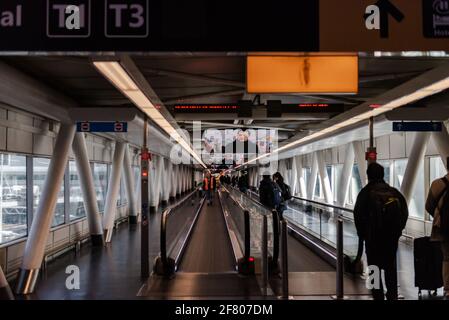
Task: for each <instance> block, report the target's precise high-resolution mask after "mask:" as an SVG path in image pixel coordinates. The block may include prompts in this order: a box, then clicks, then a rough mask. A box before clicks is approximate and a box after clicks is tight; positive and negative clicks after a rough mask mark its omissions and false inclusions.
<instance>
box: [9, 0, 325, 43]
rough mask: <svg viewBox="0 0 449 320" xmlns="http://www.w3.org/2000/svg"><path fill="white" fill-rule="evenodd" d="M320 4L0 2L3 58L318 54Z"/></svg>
mask: <svg viewBox="0 0 449 320" xmlns="http://www.w3.org/2000/svg"><path fill="white" fill-rule="evenodd" d="M318 5H319V1H318V0H301V1H290V0H278V1H271V0H258V1H256V0H245V1H241V0H228V1H210V0H197V1H174V0H151V1H149V0H1V1H0V37H1V41H0V51H126V52H129V51H150V50H158V51H175V50H180V51H181V50H191V51H198V50H249V51H272V50H276V51H282V50H287V51H292V50H294V51H318V50H319V8H318Z"/></svg>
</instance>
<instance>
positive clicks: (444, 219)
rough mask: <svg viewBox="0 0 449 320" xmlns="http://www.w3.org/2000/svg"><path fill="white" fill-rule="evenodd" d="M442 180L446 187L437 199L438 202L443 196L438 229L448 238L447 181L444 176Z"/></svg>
mask: <svg viewBox="0 0 449 320" xmlns="http://www.w3.org/2000/svg"><path fill="white" fill-rule="evenodd" d="M442 180H443V182H444V184H445V186H446V188H445V189H444V190H443V192H442V195H441V196H440V198H439V199H438V203H439V202H440V200H441V198H443V204H442V206H441V208H440V231H441V233H442V235H443V236H444V237H446V238H449V192H448V190H449V181H447V179H446V178H443V179H442Z"/></svg>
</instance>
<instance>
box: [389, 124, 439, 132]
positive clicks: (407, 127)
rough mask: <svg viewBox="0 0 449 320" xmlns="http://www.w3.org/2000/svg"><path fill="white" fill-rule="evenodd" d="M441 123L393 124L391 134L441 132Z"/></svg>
mask: <svg viewBox="0 0 449 320" xmlns="http://www.w3.org/2000/svg"><path fill="white" fill-rule="evenodd" d="M442 130H443V123H442V122H393V132H410V131H411V132H441V131H442Z"/></svg>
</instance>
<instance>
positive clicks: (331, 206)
mask: <svg viewBox="0 0 449 320" xmlns="http://www.w3.org/2000/svg"><path fill="white" fill-rule="evenodd" d="M292 198H293V199H298V200H301V201H305V202H310V203H313V204H316V205H319V206H323V207H328V208H332V209H337V210H341V211H346V212H350V213H354V210H352V209H349V208H344V207H339V206H335V205H333V204H328V203H323V202H319V201H315V200H309V199H304V198H301V197H297V196H293V197H292Z"/></svg>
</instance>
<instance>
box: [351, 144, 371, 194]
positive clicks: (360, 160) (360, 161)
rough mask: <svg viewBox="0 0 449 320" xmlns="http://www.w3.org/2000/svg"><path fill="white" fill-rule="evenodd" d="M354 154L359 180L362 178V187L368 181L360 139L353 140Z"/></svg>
mask: <svg viewBox="0 0 449 320" xmlns="http://www.w3.org/2000/svg"><path fill="white" fill-rule="evenodd" d="M353 146H354V154H355V159H356V160H357V166H358V168H359V175H360V180H362V188H363V187H364V186H366V184H367V183H368V176H367V175H366V169H367V164H366V159H365V151H364V150H363V144H362V141H354V142H353Z"/></svg>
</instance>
